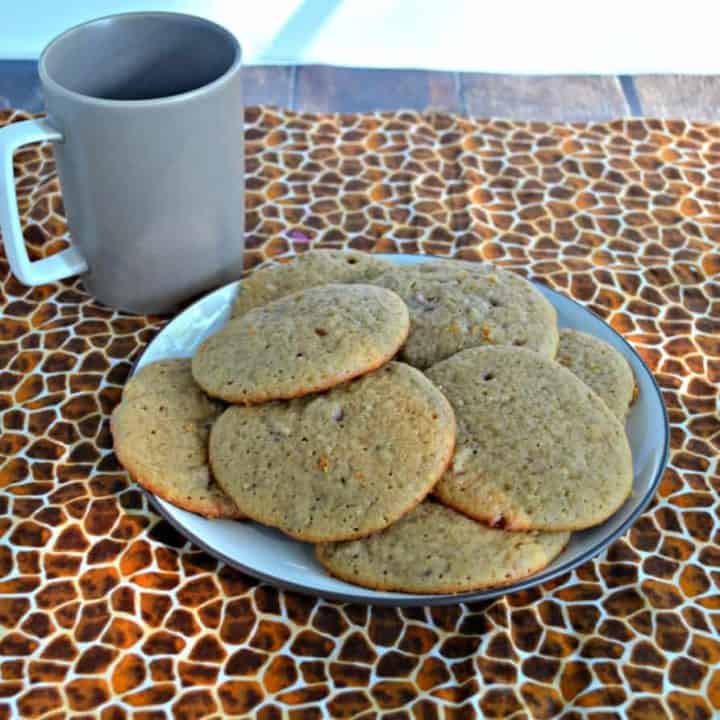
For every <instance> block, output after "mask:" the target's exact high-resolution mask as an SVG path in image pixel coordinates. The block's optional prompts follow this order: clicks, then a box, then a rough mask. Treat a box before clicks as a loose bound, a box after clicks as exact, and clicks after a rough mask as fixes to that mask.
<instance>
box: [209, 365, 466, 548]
mask: <svg viewBox="0 0 720 720" xmlns="http://www.w3.org/2000/svg"><path fill="white" fill-rule="evenodd" d="M454 444H455V418H454V416H453V412H452V409H451V407H450V405H449V404H448V402H447V400H446V399H445V397H444V396H443V395H442V394H441V393H440V391H439V390H438V389H437V388H436V387H435V386H434V385H433V384H432V383H431V382H430V380H428V379H427V378H426V377H425V376H424V375H423V374H422V373H421V372H419V371H418V370H416V369H415V368H412V367H410V366H409V365H405V364H403V363H397V362H391V363H388V364H387V365H385V366H384V367H383V368H381V369H380V370H377V371H376V372H373V373H370V374H368V375H364V376H363V377H361V378H359V379H357V380H355V381H353V382H350V383H346V384H344V385H339V386H337V387H335V388H333V389H332V390H330V391H329V392H327V393H324V394H322V395H313V396H307V397H304V398H299V399H296V400H290V401H278V402H272V403H265V404H263V405H255V406H242V405H235V406H233V407H230V408H228V409H227V410H226V411H225V412H224V413H223V415H222V416H221V417H220V419H219V420H218V421H217V422H216V423H215V425H214V426H213V429H212V432H211V433H210V463H211V466H212V469H213V472H214V474H215V477H216V478H217V480H218V482H219V484H220V485H221V487H222V488H223V489H224V490H225V491H226V492H227V493H228V494H229V495H230V496H231V497H232V498H234V499H235V500H236V502H237V503H238V506H239V508H240V509H241V510H242V512H244V513H245V514H246V515H248V516H249V517H251V518H253V519H254V520H257V521H258V522H261V523H264V524H266V525H271V526H273V527H276V528H279V529H280V530H282V531H284V532H285V533H287V534H288V535H290V536H292V537H295V538H297V539H299V540H305V541H309V542H325V541H336V540H350V539H353V538H357V537H363V536H365V535H370V534H371V533H373V532H376V531H378V530H382V529H383V528H385V527H387V526H388V525H390V524H391V523H393V522H395V521H396V520H398V518H400V517H401V516H402V515H404V514H405V513H406V512H408V511H410V510H411V509H412V508H413V507H415V505H417V504H418V503H419V502H420V501H421V500H423V499H424V498H425V497H426V495H427V494H428V493H429V492H430V490H431V489H432V488H433V486H434V485H435V483H436V482H437V480H438V479H439V478H440V476H441V475H442V474H443V472H444V471H445V468H446V467H447V465H448V463H449V462H450V458H451V457H452V451H453V447H454Z"/></svg>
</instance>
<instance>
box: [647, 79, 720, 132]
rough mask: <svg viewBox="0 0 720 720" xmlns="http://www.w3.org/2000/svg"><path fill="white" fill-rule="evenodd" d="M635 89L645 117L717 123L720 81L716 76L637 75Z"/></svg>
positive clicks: (719, 105)
mask: <svg viewBox="0 0 720 720" xmlns="http://www.w3.org/2000/svg"><path fill="white" fill-rule="evenodd" d="M635 88H636V91H637V94H638V98H639V100H640V103H641V105H642V108H643V112H644V113H645V115H653V116H657V117H671V118H683V119H687V120H704V121H707V122H717V121H720V78H719V77H718V76H716V75H708V76H697V75H640V76H638V77H636V78H635Z"/></svg>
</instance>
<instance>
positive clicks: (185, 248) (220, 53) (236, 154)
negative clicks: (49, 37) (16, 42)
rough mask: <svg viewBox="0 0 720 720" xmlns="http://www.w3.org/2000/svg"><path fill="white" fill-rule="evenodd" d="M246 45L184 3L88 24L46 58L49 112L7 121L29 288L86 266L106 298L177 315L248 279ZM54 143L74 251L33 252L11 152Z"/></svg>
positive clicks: (9, 220) (5, 183)
mask: <svg viewBox="0 0 720 720" xmlns="http://www.w3.org/2000/svg"><path fill="white" fill-rule="evenodd" d="M240 71H241V50H240V45H239V44H238V41H237V40H236V38H235V37H234V36H233V35H232V34H231V33H230V32H229V31H228V30H226V29H224V28H222V27H220V26H219V25H216V24H215V23H212V22H209V21H208V20H204V19H202V18H198V17H193V16H189V15H181V14H176V13H156V12H148V13H128V14H124V15H114V16H110V17H106V18H101V19H98V20H93V21H91V22H88V23H85V24H83V25H79V26H77V27H74V28H72V29H71V30H68V31H67V32H65V33H63V34H62V35H60V36H59V37H57V38H56V39H55V40H53V41H52V42H51V43H50V44H49V45H48V46H47V48H45V50H44V51H43V53H42V56H41V58H40V63H39V73H40V80H41V83H42V88H43V93H44V96H45V104H46V107H47V117H46V118H43V119H38V120H29V121H25V122H19V123H14V124H12V125H9V126H7V127H5V128H3V129H2V130H0V163H2V167H0V228H1V229H2V233H3V237H4V241H5V250H6V253H7V256H8V260H9V262H10V268H11V270H12V271H13V273H14V274H15V275H16V276H17V278H18V279H19V280H20V281H21V282H23V283H25V284H26V285H39V284H43V283H48V282H53V281H55V280H59V279H60V278H64V277H67V276H70V275H77V274H82V276H83V282H84V285H85V287H86V289H87V290H88V291H89V292H90V293H91V294H92V295H94V296H95V297H96V298H97V299H98V300H99V301H101V302H103V303H106V304H107V305H111V306H113V307H116V308H120V309H123V310H128V311H131V312H138V313H169V312H172V311H174V310H176V309H177V308H178V307H179V306H180V305H181V304H182V303H183V302H184V301H186V300H188V299H190V298H192V297H194V296H196V295H198V294H200V293H202V292H203V291H206V290H208V289H210V288H213V287H216V286H218V285H220V284H224V283H226V282H230V281H231V280H235V279H237V278H238V277H239V275H240V273H241V271H242V252H243V223H244V207H243V205H244V203H243V195H244V158H243V107H242V97H241V92H240ZM43 140H49V141H52V142H53V143H54V144H55V154H56V158H57V166H58V173H59V176H60V184H61V189H62V195H63V200H64V205H65V211H66V214H67V221H68V227H69V230H70V237H71V247H70V248H68V249H66V250H63V251H62V252H60V253H58V254H56V255H52V256H50V257H48V258H44V259H41V260H36V261H32V262H31V260H30V258H29V257H28V253H27V249H26V248H25V245H24V242H23V235H22V230H21V227H20V219H19V216H18V210H17V202H16V196H15V185H14V182H13V169H12V154H13V152H14V150H16V149H17V148H19V147H20V146H22V145H26V144H27V143H32V142H38V141H43Z"/></svg>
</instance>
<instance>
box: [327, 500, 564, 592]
mask: <svg viewBox="0 0 720 720" xmlns="http://www.w3.org/2000/svg"><path fill="white" fill-rule="evenodd" d="M569 538H570V534H569V533H567V532H558V533H547V532H528V533H513V532H505V531H503V530H492V529H490V528H488V527H486V526H484V525H482V524H480V523H478V522H475V520H471V519H470V518H468V517H466V516H465V515H462V514H460V513H458V512H456V511H455V510H452V509H450V508H448V507H444V506H443V505H440V504H439V503H435V502H432V501H429V500H426V501H425V502H422V503H420V505H418V506H417V507H416V508H414V509H413V510H411V511H410V512H409V513H408V514H407V515H405V516H403V517H402V518H400V520H398V521H397V522H396V523H395V524H393V525H391V526H390V527H389V528H386V529H385V530H382V531H380V532H378V533H375V534H374V535H371V536H370V537H366V538H361V539H360V540H351V541H349V542H341V543H322V544H320V545H318V546H317V547H316V549H315V554H316V556H317V559H318V560H319V561H320V563H321V564H322V565H323V566H324V567H325V569H326V570H327V571H328V572H329V573H330V574H331V575H335V576H336V577H338V578H340V579H342V580H346V581H347V582H351V583H353V584H355V585H362V586H363V587H369V588H373V589H375V590H388V591H396V592H411V593H456V592H467V591H469V590H479V589H481V588H491V587H497V586H499V585H508V584H509V583H512V582H515V581H516V580H520V579H522V578H524V577H527V576H528V575H531V574H533V573H535V572H538V571H539V570H542V568H544V567H545V566H546V565H547V564H548V563H549V562H550V561H551V560H552V559H553V558H554V557H556V556H557V555H558V554H559V553H560V552H561V551H562V549H563V548H564V547H565V545H566V544H567V542H568V540H569Z"/></svg>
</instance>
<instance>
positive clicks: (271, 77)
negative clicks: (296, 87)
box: [242, 65, 295, 107]
mask: <svg viewBox="0 0 720 720" xmlns="http://www.w3.org/2000/svg"><path fill="white" fill-rule="evenodd" d="M294 77H295V68H292V67H283V66H280V65H277V66H248V67H245V68H243V78H242V80H243V102H244V103H245V104H246V105H261V104H264V105H278V106H279V107H291V105H292V92H293V80H294Z"/></svg>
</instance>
